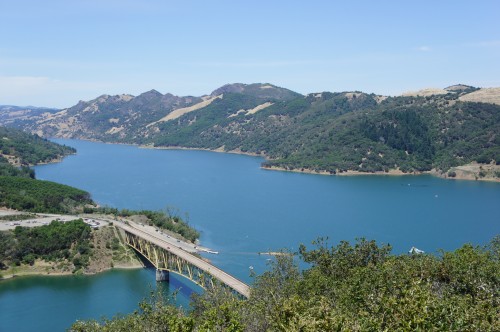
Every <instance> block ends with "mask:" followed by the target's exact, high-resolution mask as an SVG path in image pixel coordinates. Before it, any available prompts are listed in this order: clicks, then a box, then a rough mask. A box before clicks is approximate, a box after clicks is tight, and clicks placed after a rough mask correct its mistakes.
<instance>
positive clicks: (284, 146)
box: [0, 83, 500, 175]
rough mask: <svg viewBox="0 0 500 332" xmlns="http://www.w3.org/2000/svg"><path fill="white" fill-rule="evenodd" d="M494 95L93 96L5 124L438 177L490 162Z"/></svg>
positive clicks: (279, 161)
mask: <svg viewBox="0 0 500 332" xmlns="http://www.w3.org/2000/svg"><path fill="white" fill-rule="evenodd" d="M499 90H500V89H478V88H475V87H471V86H467V85H463V84H459V85H454V86H450V87H447V88H445V89H425V90H423V92H416V93H412V94H410V95H404V96H399V97H387V96H378V95H374V94H367V93H363V92H359V91H353V92H340V93H331V92H321V93H312V94H309V95H306V96H304V95H301V94H299V93H296V92H293V91H291V90H288V89H285V88H280V87H277V86H274V85H271V84H261V83H257V84H241V83H236V84H228V85H224V86H222V87H220V88H218V89H216V90H214V91H213V92H212V93H211V94H210V95H206V96H202V97H192V96H188V97H178V96H173V95H171V94H165V95H162V94H161V93H159V92H158V91H155V90H151V91H149V92H145V93H143V94H141V95H139V96H137V97H134V96H131V95H120V96H108V95H103V96H100V97H98V98H96V99H94V100H91V101H88V102H83V101H81V102H80V103H78V104H77V105H75V106H73V107H70V108H68V109H64V110H61V111H58V112H55V113H54V112H52V113H50V112H45V113H41V114H38V115H33V116H31V117H25V118H22V119H17V120H16V122H15V125H17V126H19V127H22V128H23V129H24V130H27V131H30V132H33V133H38V134H39V135H41V136H46V137H67V138H82V139H92V140H100V141H105V142H123V143H135V144H147V145H153V146H170V147H172V146H179V147H190V148H204V149H213V150H215V149H218V150H223V151H235V152H244V153H254V154H260V155H263V156H266V157H267V158H268V161H267V162H266V163H264V167H279V168H282V169H289V170H304V171H307V170H309V171H324V172H328V173H336V174H338V173H343V172H346V171H357V172H386V171H389V170H399V171H402V172H422V171H429V170H431V169H436V170H440V171H446V170H449V169H450V168H451V167H455V166H460V165H465V164H468V163H471V162H479V163H482V164H489V163H493V164H495V163H500V137H499V135H498V133H500V106H499V105H498V104H497V101H498V100H500V99H496V98H497V97H498V96H500V91H499ZM495 96H496V97H495ZM471 101H474V102H471ZM0 123H5V124H7V125H8V124H9V123H6V122H4V121H2V120H1V119H0ZM499 174H500V173H499ZM450 175H452V173H450Z"/></svg>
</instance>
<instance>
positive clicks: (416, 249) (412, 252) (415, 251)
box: [408, 247, 425, 254]
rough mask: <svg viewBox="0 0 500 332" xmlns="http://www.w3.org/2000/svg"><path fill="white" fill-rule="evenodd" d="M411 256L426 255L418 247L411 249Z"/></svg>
mask: <svg viewBox="0 0 500 332" xmlns="http://www.w3.org/2000/svg"><path fill="white" fill-rule="evenodd" d="M408 253H409V254H425V251H423V250H420V249H418V248H416V247H411V248H410V250H409V251H408Z"/></svg>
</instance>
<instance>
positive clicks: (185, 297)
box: [132, 248, 204, 309]
mask: <svg viewBox="0 0 500 332" xmlns="http://www.w3.org/2000/svg"><path fill="white" fill-rule="evenodd" d="M132 249H133V248H132ZM133 250H134V252H135V254H136V256H137V258H138V259H139V260H140V261H141V263H142V264H143V265H144V268H145V269H146V270H148V271H149V272H151V273H150V274H151V283H152V284H154V283H155V282H156V267H155V266H154V265H153V264H152V263H151V262H150V261H149V260H148V259H147V258H145V257H144V256H143V255H141V253H139V252H138V251H137V250H135V249H133ZM156 290H157V291H159V292H160V293H161V294H162V295H163V296H165V298H167V299H169V302H171V303H172V304H175V305H177V306H182V307H184V308H186V309H187V308H188V307H189V300H190V299H191V296H192V295H193V294H202V293H203V291H204V290H203V288H201V287H200V286H198V285H196V284H194V283H193V282H191V281H190V280H188V279H186V278H185V277H183V276H180V275H178V274H177V273H173V272H171V273H169V280H168V281H160V282H156Z"/></svg>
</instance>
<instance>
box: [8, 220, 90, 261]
mask: <svg viewBox="0 0 500 332" xmlns="http://www.w3.org/2000/svg"><path fill="white" fill-rule="evenodd" d="M90 238H91V228H90V226H88V225H87V224H85V223H84V222H83V221H82V220H81V219H80V220H76V221H71V222H66V223H61V222H58V221H52V222H51V223H50V224H49V225H44V226H40V227H21V226H18V227H16V228H15V229H14V231H5V232H0V268H4V267H6V266H10V265H14V266H15V265H20V264H21V263H22V264H30V265H33V264H34V262H35V260H36V259H43V260H45V261H49V262H59V261H68V262H71V263H73V265H74V267H75V270H78V269H80V268H81V267H85V266H86V265H87V264H88V262H89V258H90V255H91V248H90Z"/></svg>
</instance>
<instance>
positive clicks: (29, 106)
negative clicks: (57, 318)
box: [0, 82, 490, 110]
mask: <svg viewBox="0 0 500 332" xmlns="http://www.w3.org/2000/svg"><path fill="white" fill-rule="evenodd" d="M233 84H245V85H251V84H263V85H266V84H270V85H273V86H275V87H277V88H284V89H287V88H286V87H284V86H277V85H276V84H273V83H269V82H265V83H262V82H253V83H241V82H234V83H227V84H224V85H221V86H219V87H217V88H215V89H213V90H212V91H210V92H209V93H205V94H202V95H193V94H187V95H182V96H181V95H174V94H172V93H171V94H172V95H174V96H176V97H205V96H210V95H211V94H212V93H213V91H215V90H217V89H219V88H221V87H223V86H226V85H233ZM456 85H466V86H470V85H469V84H465V83H457V84H451V85H448V86H446V87H422V88H421V89H417V90H411V91H410V90H408V91H404V92H403V93H401V94H399V95H379V94H375V93H373V92H367V91H360V90H350V91H312V92H308V93H305V94H304V93H300V94H301V95H303V96H307V95H310V94H316V93H324V92H330V93H348V92H361V93H366V94H368V95H370V94H375V95H378V96H386V97H398V96H401V95H402V94H404V93H409V92H418V91H420V90H424V89H428V88H431V89H434V88H435V89H446V88H449V87H452V86H456ZM471 87H473V88H481V89H484V88H490V87H475V86H471ZM288 90H290V89H288ZM150 91H156V92H159V93H160V94H162V95H166V94H169V93H170V92H168V91H167V92H165V93H162V92H161V91H158V90H157V89H154V88H153V89H150V90H147V91H142V92H141V93H139V94H137V95H132V94H130V93H117V94H108V93H103V94H100V95H98V96H94V97H93V98H91V99H87V100H79V101H77V102H76V103H75V104H74V105H71V106H67V107H61V108H60V107H49V106H43V105H42V106H37V105H12V104H1V103H0V106H3V107H21V108H38V109H43V108H47V109H61V110H62V109H66V108H71V107H73V106H75V105H76V104H78V103H80V102H90V101H92V100H95V99H97V98H99V97H101V96H123V95H128V96H132V97H133V98H135V97H138V96H140V95H141V94H144V93H147V92H150ZM291 91H293V90H291ZM294 92H297V91H294Z"/></svg>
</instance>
